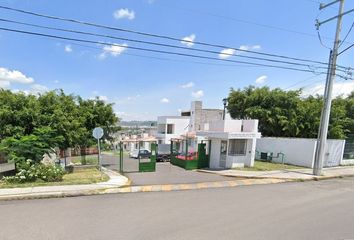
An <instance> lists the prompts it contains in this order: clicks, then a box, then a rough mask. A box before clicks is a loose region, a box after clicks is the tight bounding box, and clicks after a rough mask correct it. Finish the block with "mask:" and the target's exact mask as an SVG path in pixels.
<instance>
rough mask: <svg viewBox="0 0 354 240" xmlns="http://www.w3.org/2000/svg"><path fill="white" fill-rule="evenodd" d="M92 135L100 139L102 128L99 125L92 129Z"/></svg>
mask: <svg viewBox="0 0 354 240" xmlns="http://www.w3.org/2000/svg"><path fill="white" fill-rule="evenodd" d="M92 136H93V137H94V138H96V139H100V138H102V137H103V129H102V128H100V127H96V128H95V129H93V131H92Z"/></svg>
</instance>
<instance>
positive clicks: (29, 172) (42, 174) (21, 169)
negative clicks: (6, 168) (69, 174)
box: [3, 159, 65, 183]
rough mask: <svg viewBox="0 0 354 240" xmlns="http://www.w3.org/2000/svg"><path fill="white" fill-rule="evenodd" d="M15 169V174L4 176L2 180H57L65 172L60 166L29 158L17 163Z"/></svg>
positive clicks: (59, 179) (8, 181)
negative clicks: (37, 161)
mask: <svg viewBox="0 0 354 240" xmlns="http://www.w3.org/2000/svg"><path fill="white" fill-rule="evenodd" d="M16 169H18V172H17V173H16V175H15V176H9V177H4V178H3V180H4V181H5V182H7V183H24V182H34V181H36V180H38V179H41V180H43V181H45V182H57V181H62V180H63V176H64V174H65V171H64V169H63V168H62V167H60V166H57V165H44V164H41V163H35V164H34V163H33V161H32V160H30V159H28V160H26V161H23V162H19V163H17V165H16Z"/></svg>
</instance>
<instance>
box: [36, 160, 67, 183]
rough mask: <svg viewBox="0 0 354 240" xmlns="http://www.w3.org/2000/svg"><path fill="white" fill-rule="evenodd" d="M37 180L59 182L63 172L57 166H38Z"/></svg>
mask: <svg viewBox="0 0 354 240" xmlns="http://www.w3.org/2000/svg"><path fill="white" fill-rule="evenodd" d="M38 169H39V171H38V178H40V179H42V180H43V181H45V182H59V181H62V180H63V176H64V174H65V171H64V169H63V168H62V167H60V166H58V165H44V164H39V165H38Z"/></svg>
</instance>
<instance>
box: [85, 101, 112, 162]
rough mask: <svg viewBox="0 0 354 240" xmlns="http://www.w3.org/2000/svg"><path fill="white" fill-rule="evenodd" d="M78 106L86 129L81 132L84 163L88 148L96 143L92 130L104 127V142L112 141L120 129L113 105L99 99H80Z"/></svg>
mask: <svg viewBox="0 0 354 240" xmlns="http://www.w3.org/2000/svg"><path fill="white" fill-rule="evenodd" d="M78 105H79V110H80V116H81V118H82V119H83V127H84V129H85V130H84V131H81V132H80V140H79V144H80V147H81V149H82V154H81V155H82V156H83V158H82V161H83V162H85V152H86V151H85V150H86V148H87V147H88V146H92V145H93V144H95V142H96V141H95V139H94V138H93V137H92V130H93V129H94V128H95V127H102V128H103V130H104V136H103V140H112V134H113V133H115V132H116V131H117V130H118V129H119V127H117V123H118V121H119V119H118V117H117V116H116V115H115V113H114V112H113V104H107V103H105V102H104V101H102V100H99V99H98V98H96V99H88V100H84V99H82V98H81V97H78Z"/></svg>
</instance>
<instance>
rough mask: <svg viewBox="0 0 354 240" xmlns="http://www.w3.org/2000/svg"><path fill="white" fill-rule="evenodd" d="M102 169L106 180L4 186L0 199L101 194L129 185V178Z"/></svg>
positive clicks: (0, 191) (0, 190) (0, 192)
mask: <svg viewBox="0 0 354 240" xmlns="http://www.w3.org/2000/svg"><path fill="white" fill-rule="evenodd" d="M102 170H103V172H104V173H105V174H107V175H108V176H109V178H110V179H109V180H108V181H107V182H101V183H94V184H83V185H61V186H43V187H27V188H4V189H0V200H15V199H32V198H54V197H72V196H85V195H93V194H101V193H105V191H107V190H109V189H118V188H120V187H123V186H126V185H129V179H128V178H126V177H125V176H122V175H120V174H119V173H117V172H114V171H111V170H109V169H105V168H103V169H102Z"/></svg>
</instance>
